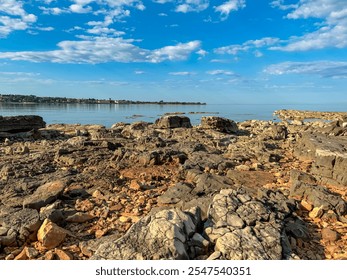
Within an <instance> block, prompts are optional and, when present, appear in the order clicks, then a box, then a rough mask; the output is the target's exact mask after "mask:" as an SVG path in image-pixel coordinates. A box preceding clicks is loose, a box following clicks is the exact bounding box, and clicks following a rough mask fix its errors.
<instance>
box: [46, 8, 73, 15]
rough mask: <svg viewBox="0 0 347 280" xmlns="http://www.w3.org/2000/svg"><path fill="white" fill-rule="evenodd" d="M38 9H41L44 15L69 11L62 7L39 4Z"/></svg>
mask: <svg viewBox="0 0 347 280" xmlns="http://www.w3.org/2000/svg"><path fill="white" fill-rule="evenodd" d="M39 9H40V10H42V11H43V14H45V15H60V14H62V13H66V12H69V11H68V10H67V9H66V10H64V9H61V8H58V7H54V8H47V7H42V6H40V7H39Z"/></svg>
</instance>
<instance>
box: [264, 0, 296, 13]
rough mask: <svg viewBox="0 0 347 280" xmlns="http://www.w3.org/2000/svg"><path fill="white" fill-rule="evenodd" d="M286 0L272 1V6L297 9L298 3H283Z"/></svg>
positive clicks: (281, 8) (282, 8)
mask: <svg viewBox="0 0 347 280" xmlns="http://www.w3.org/2000/svg"><path fill="white" fill-rule="evenodd" d="M283 2H284V0H275V1H272V2H271V3H270V5H271V7H273V8H279V9H280V10H283V11H285V10H289V9H295V8H297V7H298V5H297V4H289V5H286V4H284V3H283Z"/></svg>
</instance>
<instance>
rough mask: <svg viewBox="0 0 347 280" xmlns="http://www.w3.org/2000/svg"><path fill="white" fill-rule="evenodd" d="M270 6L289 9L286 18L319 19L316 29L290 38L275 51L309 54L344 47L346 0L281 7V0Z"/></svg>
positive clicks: (309, 1)
mask: <svg viewBox="0 0 347 280" xmlns="http://www.w3.org/2000/svg"><path fill="white" fill-rule="evenodd" d="M272 6H273V7H278V8H280V9H282V10H284V8H285V9H286V10H290V11H289V13H288V14H287V16H286V18H288V19H293V20H296V19H308V18H316V19H321V20H322V22H321V24H320V26H318V27H317V30H315V31H313V32H309V33H306V34H304V35H302V36H295V37H294V36H293V37H291V38H289V40H288V41H287V42H286V43H285V44H284V45H282V46H278V47H274V48H272V49H274V50H282V51H308V50H314V49H323V48H328V47H337V48H344V47H346V46H347V6H346V1H345V0H301V1H299V2H298V3H297V4H292V5H283V1H274V2H272Z"/></svg>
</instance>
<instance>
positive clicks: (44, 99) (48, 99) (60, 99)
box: [0, 94, 206, 105]
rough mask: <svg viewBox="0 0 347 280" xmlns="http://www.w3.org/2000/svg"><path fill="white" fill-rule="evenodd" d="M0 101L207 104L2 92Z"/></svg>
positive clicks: (200, 103)
mask: <svg viewBox="0 0 347 280" xmlns="http://www.w3.org/2000/svg"><path fill="white" fill-rule="evenodd" d="M0 103H26V104H27V103H40V104H42V103H45V104H47V103H49V104H56V103H64V104H66V103H68V104H76V103H82V104H158V105H176V104H177V105H206V103H205V102H183V101H164V100H159V101H138V100H137V101H134V100H124V99H122V100H115V99H112V98H109V99H97V98H70V97H48V96H47V97H39V96H36V95H22V94H0Z"/></svg>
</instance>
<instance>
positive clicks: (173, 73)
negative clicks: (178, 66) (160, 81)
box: [169, 71, 195, 76]
mask: <svg viewBox="0 0 347 280" xmlns="http://www.w3.org/2000/svg"><path fill="white" fill-rule="evenodd" d="M169 75H172V76H190V75H195V73H194V72H188V71H183V72H170V73H169Z"/></svg>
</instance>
